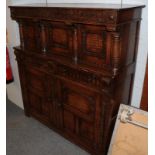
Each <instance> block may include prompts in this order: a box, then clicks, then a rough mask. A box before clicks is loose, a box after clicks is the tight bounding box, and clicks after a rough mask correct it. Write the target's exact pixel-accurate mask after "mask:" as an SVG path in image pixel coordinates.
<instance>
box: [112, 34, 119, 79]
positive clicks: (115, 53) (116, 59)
mask: <svg viewBox="0 0 155 155" xmlns="http://www.w3.org/2000/svg"><path fill="white" fill-rule="evenodd" d="M112 37H113V46H112V65H113V77H115V76H116V75H117V73H118V69H119V67H120V60H121V38H120V34H119V33H113V36H112Z"/></svg>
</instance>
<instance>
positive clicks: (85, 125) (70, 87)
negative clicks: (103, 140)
mask: <svg viewBox="0 0 155 155" xmlns="http://www.w3.org/2000/svg"><path fill="white" fill-rule="evenodd" d="M58 87H59V94H58V98H59V99H60V100H59V101H58V102H59V107H60V109H61V128H63V130H64V131H65V132H66V133H67V134H69V135H71V136H73V137H76V138H77V139H79V140H82V141H83V143H85V144H86V145H88V146H91V147H95V145H97V144H98V143H99V139H98V138H99V135H98V134H99V130H98V129H99V126H98V125H99V123H98V122H99V119H98V118H99V115H100V114H99V113H97V111H98V110H99V109H98V108H99V106H100V95H99V94H97V93H96V92H94V91H92V90H89V89H87V88H85V87H82V86H79V85H78V84H76V83H71V82H67V81H59V86H58Z"/></svg>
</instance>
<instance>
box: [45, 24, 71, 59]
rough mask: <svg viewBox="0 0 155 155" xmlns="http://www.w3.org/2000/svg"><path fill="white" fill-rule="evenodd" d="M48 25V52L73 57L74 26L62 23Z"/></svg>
mask: <svg viewBox="0 0 155 155" xmlns="http://www.w3.org/2000/svg"><path fill="white" fill-rule="evenodd" d="M48 24H49V27H48V31H49V33H48V52H49V53H53V54H56V55H61V56H66V57H72V55H73V54H72V51H73V29H72V26H71V25H67V24H65V23H61V22H50V23H48Z"/></svg>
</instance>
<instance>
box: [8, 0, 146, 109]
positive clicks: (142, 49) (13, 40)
mask: <svg viewBox="0 0 155 155" xmlns="http://www.w3.org/2000/svg"><path fill="white" fill-rule="evenodd" d="M47 1H48V3H116V4H121V0H103V1H101V0H91V1H90V0H47ZM122 1H123V4H145V5H146V7H145V8H144V9H143V13H142V22H141V28H140V40H139V48H138V56H137V64H136V73H135V78H134V86H133V94H132V100H131V104H132V105H133V106H135V107H139V106H140V100H141V95H142V89H143V81H144V75H145V66H146V62H147V51H148V42H147V40H148V35H147V34H148V31H147V30H148V7H147V0H122ZM45 2H46V0H7V1H6V6H7V12H6V25H7V31H8V39H9V41H8V48H9V54H10V61H11V65H12V70H13V76H14V82H13V83H11V84H9V85H7V94H8V98H9V99H10V100H11V101H12V102H14V103H15V104H16V105H17V106H19V107H21V108H23V101H22V96H21V88H20V81H19V75H18V68H17V62H16V61H15V56H14V52H13V47H14V46H18V45H19V44H20V41H19V31H18V25H17V23H16V22H15V21H12V20H11V18H10V10H9V8H8V6H9V5H15V4H28V3H45Z"/></svg>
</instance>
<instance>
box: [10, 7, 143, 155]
mask: <svg viewBox="0 0 155 155" xmlns="http://www.w3.org/2000/svg"><path fill="white" fill-rule="evenodd" d="M143 7H144V6H135V5H116V4H110V5H108V4H76V5H73V4H30V5H19V6H10V10H11V17H12V19H13V20H16V22H17V23H18V25H19V32H20V46H18V47H14V51H15V55H16V59H17V62H18V69H19V76H20V82H21V88H22V96H23V103H24V111H25V115H26V116H32V117H34V118H36V119H37V120H39V121H40V122H42V123H44V124H45V125H47V126H48V127H50V128H52V129H53V130H54V131H56V132H58V133H59V134H61V135H62V136H64V137H66V138H67V139H69V140H70V141H72V142H73V143H75V144H77V145H79V146H80V147H82V148H84V149H85V150H87V151H88V152H89V153H91V154H92V155H106V154H107V149H108V145H109V142H110V138H111V134H112V131H113V126H114V123H115V119H116V115H117V112H118V108H119V105H120V103H124V104H130V98H131V92H132V83H133V77H134V72H135V63H136V55H137V47H138V40H139V27H140V21H141V12H142V8H143ZM49 138H50V137H49Z"/></svg>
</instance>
